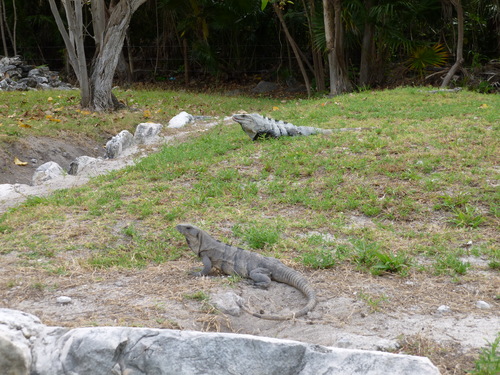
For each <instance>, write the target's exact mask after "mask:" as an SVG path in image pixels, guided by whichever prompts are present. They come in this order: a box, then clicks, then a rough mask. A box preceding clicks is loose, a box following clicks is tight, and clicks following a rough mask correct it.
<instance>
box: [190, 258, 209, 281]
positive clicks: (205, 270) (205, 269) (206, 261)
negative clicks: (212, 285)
mask: <svg viewBox="0 0 500 375" xmlns="http://www.w3.org/2000/svg"><path fill="white" fill-rule="evenodd" d="M201 261H202V262H203V269H202V270H201V271H199V272H191V275H193V276H207V275H208V273H209V272H210V270H211V269H212V261H211V260H210V258H209V257H208V255H206V254H203V255H202V256H201Z"/></svg>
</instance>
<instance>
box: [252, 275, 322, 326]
mask: <svg viewBox="0 0 500 375" xmlns="http://www.w3.org/2000/svg"><path fill="white" fill-rule="evenodd" d="M272 279H273V280H275V281H278V282H281V283H284V284H288V285H290V286H293V287H294V288H296V289H297V290H300V291H301V292H302V294H304V295H305V296H306V297H307V304H306V305H305V306H304V307H303V308H302V309H300V310H299V311H296V312H294V313H292V314H290V315H269V314H259V313H256V312H251V311H248V309H246V308H245V307H244V306H242V308H243V310H245V311H246V312H247V313H249V314H251V315H253V316H255V317H257V318H261V319H267V320H293V319H295V318H300V317H301V316H304V315H306V314H307V313H308V312H309V311H311V310H312V309H313V308H314V306H316V303H317V300H316V293H315V292H314V289H313V288H312V287H311V286H310V285H309V283H308V282H307V280H306V279H305V278H304V277H303V276H302V275H301V274H299V273H298V272H296V271H294V270H292V269H290V268H288V267H279V269H278V270H274V272H273V273H272Z"/></svg>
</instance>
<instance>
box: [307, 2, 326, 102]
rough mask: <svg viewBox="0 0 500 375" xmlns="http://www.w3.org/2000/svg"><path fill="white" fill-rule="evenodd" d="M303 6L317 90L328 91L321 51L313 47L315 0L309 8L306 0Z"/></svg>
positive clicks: (310, 3)
mask: <svg viewBox="0 0 500 375" xmlns="http://www.w3.org/2000/svg"><path fill="white" fill-rule="evenodd" d="M302 4H303V6H304V11H305V14H306V18H307V25H308V29H309V41H310V44H311V48H312V50H311V53H312V58H313V73H314V79H315V80H316V89H317V90H318V91H320V92H322V91H325V90H326V85H325V71H324V68H323V56H322V54H321V51H319V50H318V49H317V48H314V47H313V45H314V43H313V40H314V37H313V25H312V18H313V17H314V14H315V13H316V8H315V4H314V0H309V7H308V6H307V4H306V1H305V0H302Z"/></svg>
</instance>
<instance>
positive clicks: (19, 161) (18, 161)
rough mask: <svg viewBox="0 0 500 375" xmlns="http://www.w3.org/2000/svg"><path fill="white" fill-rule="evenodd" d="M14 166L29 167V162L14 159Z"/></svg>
mask: <svg viewBox="0 0 500 375" xmlns="http://www.w3.org/2000/svg"><path fill="white" fill-rule="evenodd" d="M14 164H15V165H20V166H24V165H28V162H27V161H21V160H19V159H18V158H17V157H14Z"/></svg>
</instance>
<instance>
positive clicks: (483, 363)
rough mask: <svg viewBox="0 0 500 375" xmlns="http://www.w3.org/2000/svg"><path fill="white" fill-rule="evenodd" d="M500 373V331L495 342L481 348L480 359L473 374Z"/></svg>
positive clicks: (489, 374) (493, 374) (491, 374)
mask: <svg viewBox="0 0 500 375" xmlns="http://www.w3.org/2000/svg"><path fill="white" fill-rule="evenodd" d="M499 373H500V332H499V333H497V336H496V338H495V340H493V342H490V343H488V345H487V346H486V347H485V348H482V349H481V353H480V355H479V359H478V360H477V361H476V364H475V368H474V370H472V371H471V372H469V374H471V375H496V374H499Z"/></svg>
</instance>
